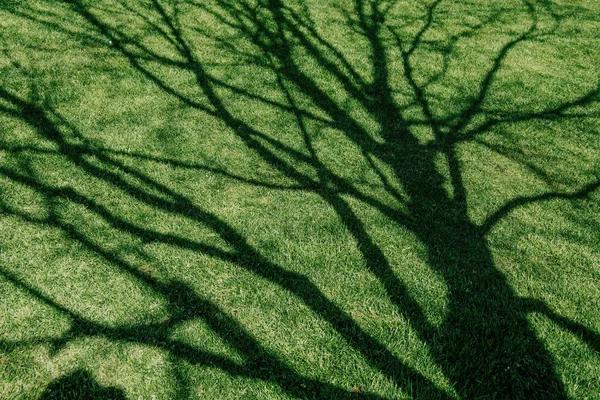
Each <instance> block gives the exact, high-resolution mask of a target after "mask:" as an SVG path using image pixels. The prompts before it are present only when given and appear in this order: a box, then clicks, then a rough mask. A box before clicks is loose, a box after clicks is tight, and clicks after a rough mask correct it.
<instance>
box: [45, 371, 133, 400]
mask: <svg viewBox="0 0 600 400" xmlns="http://www.w3.org/2000/svg"><path fill="white" fill-rule="evenodd" d="M56 399H64V400H68V399H93V400H124V399H125V394H124V393H123V391H122V390H120V389H115V388H112V387H110V388H107V387H104V386H102V385H100V384H98V383H97V382H96V380H95V379H94V378H93V377H92V376H91V375H90V373H89V372H87V371H85V370H76V371H73V372H72V373H70V374H69V375H67V376H64V377H62V378H60V379H57V380H56V381H54V382H53V383H52V384H50V385H49V386H48V387H47V388H46V390H44V393H43V394H42V396H41V397H40V400H56Z"/></svg>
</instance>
